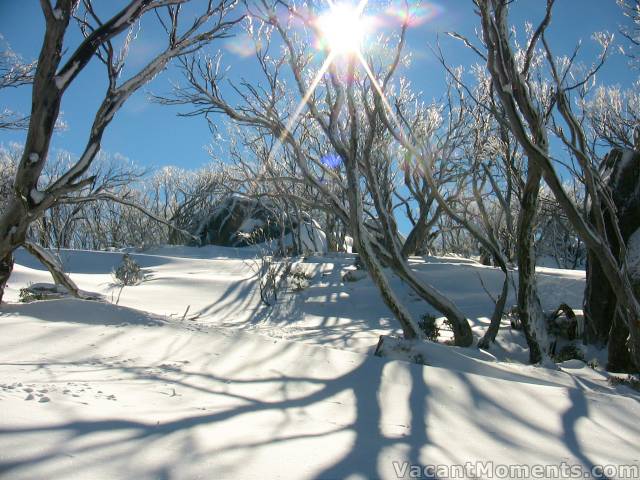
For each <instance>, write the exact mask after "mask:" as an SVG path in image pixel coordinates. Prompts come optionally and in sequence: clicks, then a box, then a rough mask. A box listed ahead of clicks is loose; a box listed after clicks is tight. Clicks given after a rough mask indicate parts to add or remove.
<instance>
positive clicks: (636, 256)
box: [626, 228, 640, 283]
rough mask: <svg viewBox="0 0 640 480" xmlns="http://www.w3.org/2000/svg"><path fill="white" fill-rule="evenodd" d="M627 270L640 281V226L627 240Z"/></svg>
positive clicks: (636, 280)
mask: <svg viewBox="0 0 640 480" xmlns="http://www.w3.org/2000/svg"><path fill="white" fill-rule="evenodd" d="M626 260H627V270H628V272H629V277H630V278H631V280H633V281H634V282H636V283H637V282H639V281H640V228H639V229H637V230H636V231H635V232H633V233H632V234H631V237H629V240H627V252H626Z"/></svg>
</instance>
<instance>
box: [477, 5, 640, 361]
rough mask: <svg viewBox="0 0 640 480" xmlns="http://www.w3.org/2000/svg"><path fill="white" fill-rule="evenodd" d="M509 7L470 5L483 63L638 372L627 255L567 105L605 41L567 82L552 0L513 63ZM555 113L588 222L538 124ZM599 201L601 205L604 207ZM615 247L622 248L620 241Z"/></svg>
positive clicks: (638, 314)
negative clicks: (542, 73) (539, 83)
mask: <svg viewBox="0 0 640 480" xmlns="http://www.w3.org/2000/svg"><path fill="white" fill-rule="evenodd" d="M509 3H510V2H509V1H506V0H476V1H475V4H476V6H477V8H478V12H479V15H480V18H481V21H482V34H483V37H482V38H483V42H484V46H485V48H486V51H487V55H486V57H485V58H486V62H487V68H488V70H489V73H490V74H491V77H492V79H493V86H494V88H495V90H496V93H497V96H498V98H499V101H500V104H501V105H502V107H503V109H504V112H505V114H506V120H507V122H508V125H509V128H510V130H511V132H512V133H513V135H514V136H515V138H516V139H517V140H518V142H519V143H520V145H521V146H522V148H523V150H524V151H525V153H526V155H527V157H528V160H529V170H530V172H531V171H533V173H534V174H538V175H541V176H543V177H544V180H545V182H546V183H547V185H548V186H549V188H550V190H551V191H552V192H553V194H554V196H555V198H556V200H557V201H558V203H559V205H560V206H561V208H562V209H563V211H564V212H565V214H566V216H567V219H568V220H569V221H570V222H571V225H572V226H573V228H574V229H575V230H576V232H577V233H578V234H579V235H580V237H581V238H582V240H583V241H584V242H585V244H586V246H587V247H588V248H589V249H590V250H591V251H592V252H593V254H594V255H595V256H596V257H597V258H598V259H599V261H600V265H601V266H602V270H603V273H604V275H605V276H606V278H607V279H608V280H609V282H610V283H611V285H612V287H613V291H614V292H615V295H616V298H617V301H618V312H619V318H620V321H621V322H622V325H624V326H625V328H627V329H628V332H629V333H628V335H630V338H629V350H630V352H631V356H632V358H633V360H634V362H635V364H636V367H638V366H640V320H639V319H640V304H639V303H638V300H637V298H636V297H635V293H634V289H633V285H632V282H631V280H630V278H629V275H628V272H627V268H626V266H625V259H624V257H625V256H624V255H622V258H621V259H620V262H621V263H619V261H618V258H616V253H615V252H614V251H613V250H612V247H611V246H610V244H609V242H608V241H607V231H606V228H605V215H611V214H612V212H613V211H615V208H612V204H611V197H610V194H609V193H608V192H607V191H606V189H605V188H603V182H602V179H601V178H600V176H599V175H598V172H597V170H596V168H595V166H594V160H595V159H594V158H593V157H592V156H591V155H590V150H589V145H588V141H587V136H586V134H585V130H584V128H583V125H582V124H581V123H580V122H579V121H578V120H577V117H576V114H575V113H574V111H573V107H572V103H571V101H570V95H571V92H572V91H574V90H576V89H578V88H580V87H581V86H582V85H584V84H585V83H587V82H588V81H589V79H591V78H592V77H593V76H594V75H595V74H596V73H597V71H598V70H599V69H600V67H601V66H602V65H603V63H604V60H605V58H606V55H607V53H608V50H609V46H610V40H611V39H610V37H606V36H602V35H601V36H598V39H599V40H600V41H601V42H602V44H603V53H602V55H601V56H600V57H599V58H598V59H597V60H596V62H595V64H594V66H593V68H591V69H590V70H589V71H588V72H587V74H586V75H585V77H584V79H583V80H580V81H577V82H575V83H571V82H572V80H573V79H572V77H571V76H570V75H569V72H570V71H571V69H572V67H573V64H574V60H575V56H576V55H575V54H574V55H573V56H572V57H570V58H567V59H564V60H563V61H558V59H557V58H555V57H554V56H553V53H552V51H551V47H550V46H549V44H548V42H547V40H546V38H545V31H546V28H547V27H548V25H549V23H550V21H551V11H552V8H553V4H554V1H553V0H548V1H547V9H546V15H545V18H544V20H543V21H542V22H541V23H540V25H539V27H538V28H537V29H536V31H535V32H534V34H533V37H532V40H531V42H530V43H529V47H528V48H527V50H526V55H525V56H524V58H523V62H522V63H519V62H518V61H517V60H516V58H515V57H514V53H513V48H512V44H511V41H510V38H511V36H510V33H509V32H510V28H509V24H508V19H507V15H508V6H509ZM538 42H541V43H542V45H543V48H544V51H545V57H544V59H545V61H546V62H547V65H548V69H549V75H550V77H551V81H552V84H553V90H552V92H551V93H552V95H551V99H552V102H551V104H550V105H549V106H548V107H547V109H544V108H541V106H542V105H544V103H541V102H540V101H539V99H536V97H537V95H536V93H537V92H536V90H535V88H534V85H532V84H531V81H530V78H529V77H528V76H527V71H528V67H527V66H528V65H529V64H530V62H531V57H532V55H533V52H534V49H535V46H536V45H537V43H538ZM522 64H523V65H524V67H523V68H524V70H521V69H519V68H518V65H522ZM554 113H555V114H557V116H558V117H559V118H561V119H562V122H563V124H564V125H565V127H564V128H566V129H568V134H566V133H565V131H564V128H561V127H560V125H559V123H560V122H557V123H556V122H554V123H553V131H554V133H555V134H556V135H557V136H558V137H559V138H560V140H561V141H562V142H563V143H564V145H565V146H566V148H567V151H568V152H569V154H570V155H571V156H572V158H573V159H575V161H576V164H577V165H579V167H580V169H581V172H582V175H583V176H584V179H585V185H586V188H587V194H588V195H589V199H590V201H591V206H592V221H590V220H589V219H587V218H585V216H584V215H583V214H581V210H580V209H579V208H578V206H577V205H576V204H575V203H574V202H573V201H572V199H571V197H570V195H569V194H568V193H567V192H566V190H565V189H564V185H563V183H562V181H561V179H560V176H559V175H558V173H557V171H556V169H555V168H554V161H553V157H552V156H551V154H550V152H549V142H548V139H547V133H546V122H545V121H544V120H545V119H547V118H551V115H552V114H554ZM532 167H533V169H532ZM530 175H531V173H530ZM603 204H604V205H606V209H605V208H604V207H603ZM605 212H608V213H605ZM612 223H613V225H614V230H616V232H615V235H616V237H617V238H621V236H620V232H619V228H617V224H616V222H615V221H614V222H612ZM620 243H621V244H623V242H620ZM625 348H626V347H625ZM611 350H612V349H610V352H611Z"/></svg>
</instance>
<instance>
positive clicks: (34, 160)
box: [29, 153, 40, 163]
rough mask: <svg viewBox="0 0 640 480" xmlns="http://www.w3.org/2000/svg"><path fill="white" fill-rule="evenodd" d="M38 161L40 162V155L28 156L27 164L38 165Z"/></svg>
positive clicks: (31, 154) (32, 154)
mask: <svg viewBox="0 0 640 480" xmlns="http://www.w3.org/2000/svg"><path fill="white" fill-rule="evenodd" d="M38 160H40V155H38V154H37V153H30V154H29V163H38Z"/></svg>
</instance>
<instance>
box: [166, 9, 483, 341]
mask: <svg viewBox="0 0 640 480" xmlns="http://www.w3.org/2000/svg"><path fill="white" fill-rule="evenodd" d="M246 4H247V7H248V9H249V12H250V13H249V19H250V21H249V22H248V23H247V29H248V34H249V35H251V36H252V37H253V38H254V40H255V43H256V58H257V62H258V65H259V67H260V69H261V73H262V74H263V76H264V80H265V82H264V84H265V85H266V86H257V85H256V84H254V83H249V82H244V83H243V85H242V86H239V87H238V93H239V97H240V102H239V104H238V105H234V104H231V103H230V101H229V99H228V98H226V97H225V96H223V94H222V93H221V92H220V90H219V88H218V87H217V85H218V83H219V80H220V78H221V71H220V69H219V67H218V61H217V59H216V58H208V59H202V58H189V59H184V60H183V61H182V66H183V68H184V78H185V82H186V84H185V85H182V86H180V87H179V88H177V89H176V91H175V92H174V95H173V96H172V97H170V98H164V99H163V100H162V101H163V102H164V103H168V104H173V105H193V106H194V109H193V111H192V112H191V114H199V115H205V116H210V115H213V114H223V115H225V116H227V117H228V118H229V119H231V120H232V121H234V122H237V123H238V124H239V125H242V126H244V127H246V128H250V129H253V130H254V131H255V135H256V137H257V138H260V137H264V136H265V135H270V136H272V137H273V138H274V139H276V140H275V141H274V142H273V143H272V144H271V145H272V149H270V154H269V155H268V157H267V158H268V159H269V161H270V162H275V161H276V160H275V159H276V158H278V159H279V158H280V156H281V155H282V153H281V152H286V155H289V156H290V158H292V159H294V160H295V162H296V166H297V168H298V169H299V172H300V177H299V178H300V179H302V180H303V182H304V183H305V184H306V185H308V186H311V187H312V188H313V189H314V190H315V191H317V192H318V193H320V194H321V196H322V198H323V200H324V201H325V202H327V203H328V204H330V206H331V208H332V209H333V211H334V212H335V214H336V215H338V216H339V217H340V219H341V221H342V222H343V223H344V224H345V225H347V226H348V228H347V230H348V231H349V233H350V234H351V235H352V236H353V239H354V247H355V248H356V249H357V251H358V252H359V254H360V258H361V259H362V261H363V263H364V264H365V266H366V268H367V270H368V271H369V274H370V275H371V277H372V279H373V281H374V283H375V284H376V286H377V287H378V289H379V291H380V294H381V295H382V298H383V299H384V301H385V303H386V304H387V306H388V307H389V309H390V310H391V311H392V312H393V314H394V315H395V316H396V318H397V319H398V321H399V323H400V325H401V327H402V329H403V332H404V335H405V337H407V338H416V337H418V338H420V337H422V336H423V335H422V333H421V331H420V329H419V327H418V326H417V323H416V321H415V320H414V319H413V318H412V317H411V315H410V314H409V312H408V311H407V310H406V308H405V307H404V306H403V305H402V304H401V302H400V301H399V300H398V297H397V295H396V293H395V292H394V291H393V290H392V288H391V286H390V284H389V279H388V278H387V276H386V274H385V272H384V269H383V264H384V265H386V266H388V267H390V268H391V269H392V270H393V271H394V273H396V274H397V275H398V276H399V277H400V278H401V279H402V280H403V281H405V282H406V283H407V284H408V285H409V286H410V287H411V288H412V289H413V290H414V291H415V292H416V293H417V294H418V295H419V296H420V297H421V298H423V299H424V300H426V301H427V302H428V303H430V304H431V305H433V306H434V307H435V308H436V309H438V310H439V311H441V312H442V313H443V314H444V315H445V316H446V317H447V318H448V319H449V321H450V323H451V325H452V327H453V330H454V336H455V342H456V344H458V345H463V346H468V345H470V344H471V343H472V341H473V336H472V333H471V328H470V326H469V323H468V321H467V319H466V318H465V316H464V314H463V313H462V312H461V311H460V310H459V309H458V308H457V307H456V305H455V304H454V303H453V302H451V301H450V300H449V299H447V298H446V297H444V296H443V295H442V294H441V293H440V292H438V291H437V290H436V289H435V288H434V287H432V286H431V285H428V284H426V283H425V282H424V281H422V280H419V279H418V278H417V277H416V275H415V274H414V273H413V271H412V270H411V269H410V268H409V267H408V264H407V262H406V260H405V258H404V256H403V255H402V252H401V245H400V242H399V240H398V233H397V225H396V221H395V218H394V215H393V213H392V206H391V205H390V202H389V195H388V191H387V190H386V189H387V185H386V184H385V182H386V178H385V176H384V175H380V173H381V170H380V166H381V165H383V164H384V162H385V155H384V152H385V151H387V150H388V149H393V148H396V147H395V146H394V145H393V143H395V142H393V138H392V137H391V135H389V131H388V129H387V128H386V126H385V125H384V123H383V120H382V117H381V111H382V109H384V108H385V107H384V106H383V104H382V102H381V97H380V96H379V95H377V94H374V93H373V92H374V91H376V90H377V89H379V90H380V91H381V92H384V94H385V95H393V94H394V91H395V88H396V86H395V84H394V82H393V80H394V75H395V73H396V70H397V68H398V66H399V65H400V64H401V62H404V61H405V58H404V56H403V47H404V44H405V40H406V30H407V26H408V25H407V21H408V19H409V16H407V17H406V18H407V21H405V22H404V24H403V25H402V27H401V29H400V31H399V32H398V34H397V36H395V41H394V42H393V43H391V41H390V40H387V41H386V42H385V41H384V40H381V41H380V44H381V45H382V47H383V48H384V49H385V50H386V51H387V52H388V55H387V56H380V58H377V57H376V58H374V57H369V58H365V56H364V55H363V54H360V52H359V45H356V43H357V41H353V42H346V43H342V44H337V43H332V42H335V40H336V39H335V38H333V37H332V36H331V34H330V33H329V34H328V32H327V31H323V29H322V26H321V25H319V23H318V14H319V12H321V10H320V8H319V7H320V5H316V4H315V3H312V4H309V5H306V4H305V5H303V4H302V3H301V2H282V1H269V0H261V1H258V2H251V3H249V2H246ZM330 12H331V11H330ZM329 14H330V13H329ZM360 14H361V12H360V13H357V12H355V13H354V14H353V18H352V19H353V21H354V23H355V25H356V26H357V23H358V22H359V18H358V16H359V15H360ZM335 20H336V19H335V18H333V19H331V18H329V19H328V20H327V22H328V23H327V25H329V26H330V25H333V23H332V21H335ZM327 28H329V29H330V28H333V27H327ZM301 32H303V33H304V34H309V35H315V36H317V37H320V38H324V39H325V40H326V41H327V42H328V43H329V44H330V46H329V48H328V49H326V50H325V51H324V52H323V53H322V57H321V58H318V57H317V56H315V55H313V54H312V53H311V52H310V48H309V45H310V43H311V42H310V41H299V40H301V37H300V35H301ZM274 36H275V37H277V42H276V41H275V40H274V38H273V37H274ZM278 44H281V45H282V46H283V49H282V50H281V51H280V52H278V51H276V50H277V45H278ZM345 47H346V48H347V50H345V51H342V49H343V48H345ZM359 54H360V56H358V55H359ZM385 58H387V59H388V60H387V59H385ZM316 60H318V61H319V62H320V64H321V66H320V67H319V68H318V66H317V65H316V64H315V63H314V62H315V61H316ZM287 69H288V70H287ZM285 70H287V71H285ZM287 78H292V79H293V87H294V91H295V93H297V95H298V96H299V97H298V98H301V99H302V101H298V100H297V99H295V98H292V96H291V93H292V92H290V91H289V90H288V88H287V87H288V86H289V84H288V83H287ZM398 83H400V82H398ZM296 104H297V106H296ZM291 111H293V112H294V113H293V114H290V113H289V112H291ZM335 189H337V191H338V192H339V193H337V192H336V190H335ZM368 211H370V212H371V213H372V214H373V215H374V216H375V222H371V218H368V215H367V212H368ZM373 225H375V226H376V230H377V234H376V231H374V230H373V229H372V226H373Z"/></svg>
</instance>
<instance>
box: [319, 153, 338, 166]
mask: <svg viewBox="0 0 640 480" xmlns="http://www.w3.org/2000/svg"><path fill="white" fill-rule="evenodd" d="M320 162H322V164H323V165H324V166H325V167H327V168H330V169H332V170H335V169H336V168H339V167H340V165H342V157H341V156H340V155H338V154H337V153H328V154H327V155H325V156H323V157H322V158H321V159H320Z"/></svg>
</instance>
